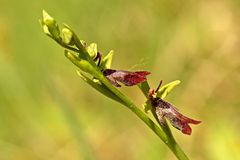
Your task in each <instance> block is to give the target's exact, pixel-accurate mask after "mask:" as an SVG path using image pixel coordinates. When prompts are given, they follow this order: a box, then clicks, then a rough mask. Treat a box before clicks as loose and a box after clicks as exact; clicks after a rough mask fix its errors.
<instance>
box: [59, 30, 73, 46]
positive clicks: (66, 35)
mask: <svg viewBox="0 0 240 160" xmlns="http://www.w3.org/2000/svg"><path fill="white" fill-rule="evenodd" d="M62 40H63V42H64V43H65V44H67V45H68V44H69V45H73V44H74V42H73V33H72V31H71V30H69V29H68V28H63V29H62Z"/></svg>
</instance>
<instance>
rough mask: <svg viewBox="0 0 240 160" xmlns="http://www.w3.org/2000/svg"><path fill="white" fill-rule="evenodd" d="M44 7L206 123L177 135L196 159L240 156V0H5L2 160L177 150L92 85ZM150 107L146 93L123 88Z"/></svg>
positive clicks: (137, 159)
mask: <svg viewBox="0 0 240 160" xmlns="http://www.w3.org/2000/svg"><path fill="white" fill-rule="evenodd" d="M42 9H45V10H47V11H48V12H49V13H50V14H51V15H52V16H53V17H54V18H55V19H56V20H57V21H58V22H59V23H62V22H65V23H67V24H68V25H70V26H71V27H72V28H73V29H74V30H75V31H76V32H77V33H78V34H79V36H80V37H81V39H84V40H85V41H86V42H88V43H90V42H96V43H97V44H98V48H99V50H100V51H101V52H102V53H107V52H108V51H110V50H111V49H114V50H115V55H114V60H113V68H118V69H127V70H148V71H151V72H152V74H151V75H150V76H149V77H148V78H149V83H150V84H151V86H152V87H156V86H157V84H158V82H159V80H161V79H162V80H164V82H165V83H167V82H170V81H173V80H176V79H179V80H181V81H182V83H181V85H180V86H178V87H177V88H176V89H174V91H173V92H172V93H171V94H170V95H169V96H168V97H167V100H168V101H170V102H171V103H173V104H175V105H176V106H177V107H178V108H179V110H180V111H181V112H182V113H184V114H185V115H188V116H189V117H192V118H194V119H198V120H202V121H203V123H201V124H200V125H197V126H193V133H192V135H191V136H186V135H183V134H182V133H181V132H179V131H177V130H176V129H173V128H172V127H171V128H172V132H173V134H174V136H175V137H176V140H177V141H178V142H179V144H180V145H181V147H182V148H183V150H184V151H185V152H186V154H187V155H188V156H189V157H190V159H194V160H203V159H204V160H213V159H219V160H226V159H240V137H239V133H240V129H239V126H240V118H239V114H240V98H239V94H240V27H239V26H240V20H239V19H240V1H239V0H211V1H207V0H203V1H194V0H186V1H179V0H149V1H145V0H133V1H129V0H115V1H112V0H104V1H101V0H68V1H64V0H52V1H47V0H42V1H37V0H32V1H30V0H29V1H27V0H23V1H17V0H1V1H0V160H33V159H34V160H79V159H80V160H82V159H100V160H111V159H115V160H123V159H125V160H146V159H149V160H156V159H167V160H168V159H169V160H172V159H175V157H174V155H173V154H172V152H171V151H170V150H169V149H168V148H167V147H166V146H165V145H164V144H163V142H162V141H161V140H160V139H158V137H157V136H156V135H155V134H154V133H152V131H151V130H150V129H149V128H148V127H147V126H146V125H145V124H144V123H143V122H142V121H140V120H139V119H138V118H137V117H136V116H135V115H134V114H133V113H131V111H129V110H128V109H126V108H125V107H123V106H121V105H120V104H118V103H116V102H113V101H112V100H110V99H108V98H106V97H104V96H103V95H101V94H100V93H98V92H96V91H95V90H93V89H92V88H91V87H90V86H88V85H87V84H85V83H84V82H83V81H82V80H81V79H80V78H79V77H78V76H77V74H76V72H75V70H76V67H75V66H74V65H73V64H71V62H70V61H68V60H67V59H66V58H65V57H64V55H63V49H62V48H61V47H59V46H58V45H57V44H56V43H55V42H53V41H52V40H51V39H49V38H48V37H47V36H45V35H44V34H43V32H42V29H41V27H40V25H39V22H38V19H40V18H41V12H42ZM120 90H121V91H123V92H124V93H126V94H127V95H128V96H129V97H131V98H132V99H133V100H134V101H135V103H136V104H138V105H139V106H141V104H142V103H144V101H145V98H144V96H143V95H142V93H141V92H140V91H139V90H138V88H137V87H131V88H121V89H120Z"/></svg>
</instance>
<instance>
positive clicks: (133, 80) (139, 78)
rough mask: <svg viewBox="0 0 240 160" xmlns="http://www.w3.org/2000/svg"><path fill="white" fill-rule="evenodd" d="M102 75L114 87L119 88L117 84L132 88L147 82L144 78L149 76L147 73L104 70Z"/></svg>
mask: <svg viewBox="0 0 240 160" xmlns="http://www.w3.org/2000/svg"><path fill="white" fill-rule="evenodd" d="M102 72H103V75H104V76H105V77H106V78H107V79H108V80H109V81H110V82H111V83H112V84H113V85H115V86H116V87H121V85H120V84H118V83H117V82H121V83H123V84H124V85H125V86H133V85H137V84H139V83H142V82H144V81H146V80H147V78H146V76H147V75H149V74H150V72H147V71H136V72H130V71H125V70H114V69H105V70H103V71H102Z"/></svg>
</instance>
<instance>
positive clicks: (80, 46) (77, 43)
mask: <svg viewBox="0 0 240 160" xmlns="http://www.w3.org/2000/svg"><path fill="white" fill-rule="evenodd" d="M63 25H64V27H65V28H67V29H69V30H70V31H71V32H72V43H73V44H74V45H75V46H76V47H77V48H78V49H79V50H80V51H81V52H86V49H85V47H84V46H83V44H82V43H81V42H80V40H79V38H78V36H77V34H76V33H74V31H73V30H72V29H71V28H70V27H69V26H68V25H66V24H63Z"/></svg>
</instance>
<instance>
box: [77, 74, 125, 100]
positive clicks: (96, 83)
mask: <svg viewBox="0 0 240 160" xmlns="http://www.w3.org/2000/svg"><path fill="white" fill-rule="evenodd" d="M77 74H78V75H79V77H80V78H81V79H82V80H84V81H85V82H87V83H88V84H89V85H90V86H92V87H93V88H95V89H96V90H97V91H99V92H101V93H102V94H104V95H105V96H107V97H108V98H111V99H113V100H115V101H117V102H119V103H121V104H124V103H123V101H121V99H120V98H119V97H118V96H116V95H115V94H114V93H113V92H112V91H110V90H109V89H108V88H107V87H106V86H105V85H104V84H102V83H101V82H100V81H99V80H98V81H96V80H97V79H95V81H93V80H92V79H90V78H88V77H87V76H85V75H84V74H83V73H81V72H80V71H77Z"/></svg>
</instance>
